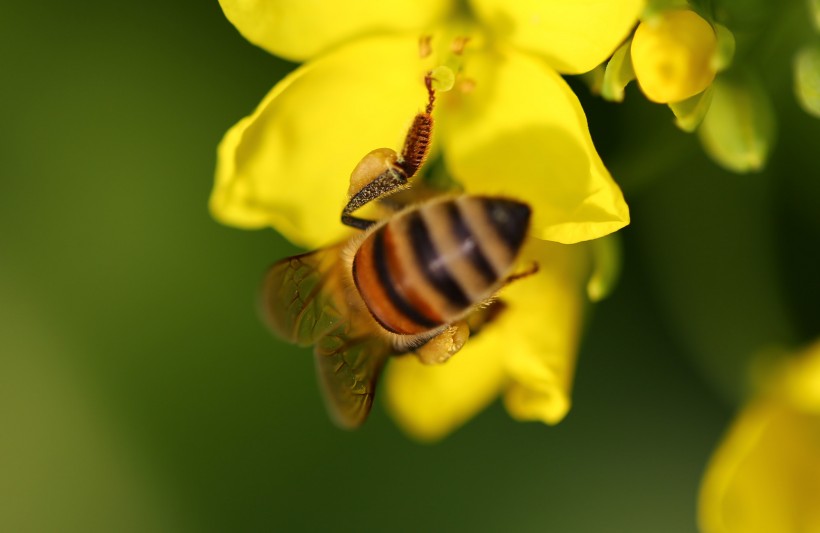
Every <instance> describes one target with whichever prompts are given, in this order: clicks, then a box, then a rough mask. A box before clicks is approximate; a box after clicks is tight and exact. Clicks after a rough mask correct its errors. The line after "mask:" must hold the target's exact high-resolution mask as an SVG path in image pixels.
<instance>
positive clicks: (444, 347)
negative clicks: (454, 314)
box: [414, 321, 470, 365]
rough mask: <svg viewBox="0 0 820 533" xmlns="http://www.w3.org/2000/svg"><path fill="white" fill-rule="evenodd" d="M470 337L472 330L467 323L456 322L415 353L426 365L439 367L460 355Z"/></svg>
mask: <svg viewBox="0 0 820 533" xmlns="http://www.w3.org/2000/svg"><path fill="white" fill-rule="evenodd" d="M469 337H470V328H469V326H467V323H466V322H464V321H460V322H456V323H455V324H452V325H450V326H449V327H448V328H447V329H445V330H444V331H442V332H441V333H439V334H438V335H436V336H435V337H433V338H432V339H430V340H429V341H427V342H426V343H425V344H424V345H422V346H421V347H419V348H417V349H416V350H415V351H414V352H415V354H416V355H418V357H419V361H421V362H422V363H424V364H425V365H438V364H441V363H443V362H445V361H447V360H448V359H449V358H451V357H452V356H454V355H455V354H456V353H458V351H459V350H461V348H462V347H463V346H464V344H465V343H466V342H467V339H468V338H469Z"/></svg>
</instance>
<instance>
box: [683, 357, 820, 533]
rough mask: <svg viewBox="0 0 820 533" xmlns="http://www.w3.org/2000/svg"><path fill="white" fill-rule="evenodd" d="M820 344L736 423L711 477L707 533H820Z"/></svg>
mask: <svg viewBox="0 0 820 533" xmlns="http://www.w3.org/2000/svg"><path fill="white" fill-rule="evenodd" d="M818 503H820V342H818V343H816V344H814V345H813V346H812V347H810V348H809V349H808V350H806V351H805V352H804V353H803V354H802V355H801V356H800V357H799V358H797V359H794V360H790V361H788V363H787V364H786V365H784V368H783V371H782V372H781V373H779V374H778V375H777V376H776V377H775V379H774V380H773V383H771V384H770V388H769V389H767V390H765V391H763V393H762V394H760V396H759V397H757V398H756V399H754V400H753V401H752V402H750V404H749V405H747V406H746V407H745V408H744V410H743V412H742V413H741V414H740V416H739V417H738V418H737V420H735V422H734V424H733V425H732V427H731V428H730V430H729V433H728V435H727V436H726V437H725V438H724V440H723V443H722V444H721V445H720V447H719V448H718V450H717V451H716V453H715V455H714V456H713V457H712V460H711V463H710V465H709V468H708V470H707V472H706V476H705V477H704V480H703V484H702V486H701V491H700V509H699V515H700V516H699V519H700V525H701V529H702V531H703V532H704V533H810V532H818V531H820V505H818Z"/></svg>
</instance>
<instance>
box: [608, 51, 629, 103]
mask: <svg viewBox="0 0 820 533" xmlns="http://www.w3.org/2000/svg"><path fill="white" fill-rule="evenodd" d="M631 44H632V41H631V40H629V41H627V42H626V43H624V44H623V45H622V46H621V47H620V48H618V49H617V50H615V53H614V54H612V59H610V60H609V63H607V65H606V70H605V71H604V79H603V83H602V84H601V96H603V97H604V98H605V99H607V100H609V101H611V102H622V101H623V99H624V88H625V87H626V86H627V84H628V83H629V82H630V81H632V80H634V79H635V70H634V69H633V68H632V58H631V57H630V54H629V47H630V45H631Z"/></svg>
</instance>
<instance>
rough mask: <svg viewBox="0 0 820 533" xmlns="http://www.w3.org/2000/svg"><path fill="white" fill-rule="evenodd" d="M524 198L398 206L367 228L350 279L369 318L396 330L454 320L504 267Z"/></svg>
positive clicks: (493, 285) (510, 259)
mask: <svg viewBox="0 0 820 533" xmlns="http://www.w3.org/2000/svg"><path fill="white" fill-rule="evenodd" d="M529 218H530V209H529V207H528V206H527V205H526V204H523V203H520V202H516V201H513V200H507V199H502V198H493V197H483V196H461V197H458V198H449V199H445V200H438V201H433V202H428V203H426V204H423V205H421V206H419V207H416V208H414V209H410V210H407V211H404V212H402V213H399V214H398V215H396V216H395V217H393V218H392V219H390V220H389V221H388V222H387V223H386V224H384V225H383V226H381V227H380V228H378V229H377V230H376V231H374V232H373V233H372V234H370V235H369V236H368V237H367V238H366V239H365V240H364V241H363V242H362V244H361V245H360V247H359V249H358V250H357V251H356V254H355V256H354V259H353V279H354V281H355V284H356V287H357V288H358V290H359V293H360V294H361V296H362V299H363V300H364V302H365V304H366V305H367V307H368V309H369V310H370V312H371V314H372V315H373V317H374V318H375V319H376V320H377V321H378V322H379V323H380V324H381V325H382V326H383V327H384V328H385V329H386V330H387V331H390V332H392V333H396V334H399V335H420V334H424V333H426V332H429V331H432V330H434V329H436V328H438V327H440V326H442V325H446V324H450V323H452V322H453V321H455V320H458V319H459V318H460V317H461V316H463V315H464V313H465V312H467V311H468V310H469V309H470V308H472V307H473V306H475V305H476V304H480V303H482V302H484V301H485V300H487V299H488V298H490V297H491V296H492V295H493V293H494V292H495V291H496V290H498V288H499V286H500V285H501V284H502V283H503V281H504V279H505V277H506V276H507V275H508V274H509V272H510V270H511V269H512V266H513V264H514V261H515V258H516V257H517V255H518V252H519V249H520V248H521V245H522V244H523V241H524V237H525V235H526V232H527V229H528V227H529Z"/></svg>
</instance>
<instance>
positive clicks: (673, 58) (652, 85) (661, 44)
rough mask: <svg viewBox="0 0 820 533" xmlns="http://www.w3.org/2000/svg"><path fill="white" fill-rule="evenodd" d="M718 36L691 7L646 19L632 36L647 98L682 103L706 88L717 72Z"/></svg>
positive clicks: (637, 70) (635, 61)
mask: <svg viewBox="0 0 820 533" xmlns="http://www.w3.org/2000/svg"><path fill="white" fill-rule="evenodd" d="M716 51H717V35H716V34H715V30H714V28H713V27H712V25H711V24H709V23H708V22H707V21H706V20H704V19H703V18H702V17H701V16H700V15H698V14H697V13H695V12H694V11H690V10H688V9H675V10H670V11H663V12H661V13H657V14H655V15H653V16H651V17H649V18H647V19H646V20H644V21H642V22H641V24H640V25H639V26H638V29H637V30H635V35H634V37H633V38H632V49H631V55H632V66H633V68H634V69H635V77H636V78H637V80H638V85H639V86H640V87H641V90H642V91H643V93H644V94H645V95H646V97H647V98H648V99H650V100H652V101H653V102H657V103H662V104H666V103H670V102H680V101H681V100H685V99H687V98H689V97H691V96H694V95H696V94H698V93H700V92H702V91H704V90H705V89H706V88H707V87H709V84H711V83H712V80H714V79H715V74H716V73H717V69H716V65H715V62H714V60H713V59H714V57H715V53H716Z"/></svg>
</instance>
